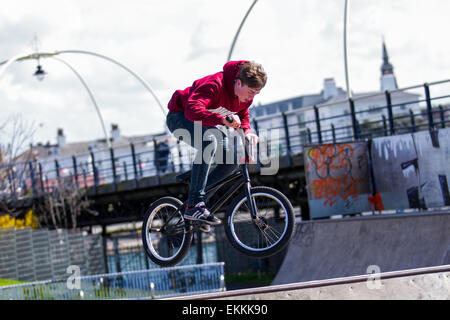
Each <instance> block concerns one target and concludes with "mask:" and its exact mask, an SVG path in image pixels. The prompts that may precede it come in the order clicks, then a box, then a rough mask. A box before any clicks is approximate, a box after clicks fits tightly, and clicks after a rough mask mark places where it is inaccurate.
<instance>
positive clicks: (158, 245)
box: [142, 197, 192, 267]
mask: <svg viewBox="0 0 450 320" xmlns="http://www.w3.org/2000/svg"><path fill="white" fill-rule="evenodd" d="M181 206H182V202H181V201H180V200H178V199H176V198H172V197H163V198H161V199H158V200H156V201H155V202H153V203H152V204H151V205H150V207H149V208H148V210H147V213H146V214H145V217H144V220H143V221H142V243H143V246H144V248H145V251H146V253H147V254H148V256H149V257H150V259H151V260H152V261H153V262H155V263H156V264H158V265H160V266H162V267H170V266H173V265H175V264H177V263H178V262H180V261H181V260H182V259H183V258H184V257H185V256H186V254H187V252H188V250H189V247H190V245H191V242H192V232H188V231H187V230H188V229H187V228H188V227H189V226H187V223H186V221H185V220H184V217H183V212H181V210H178V208H180V207H181Z"/></svg>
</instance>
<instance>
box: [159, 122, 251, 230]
mask: <svg viewBox="0 0 450 320" xmlns="http://www.w3.org/2000/svg"><path fill="white" fill-rule="evenodd" d="M239 133H240V136H241V139H242V143H243V146H244V153H245V157H244V163H242V164H241V165H240V171H237V172H235V173H233V174H232V175H230V176H228V177H227V178H225V179H224V180H222V181H219V182H218V183H216V184H214V185H211V186H207V187H206V190H205V193H206V199H210V198H211V197H212V196H213V195H214V194H215V193H216V192H217V190H219V189H220V188H221V187H223V186H225V185H226V184H229V183H231V182H233V181H234V182H235V183H234V184H233V185H232V186H231V188H229V189H228V190H229V191H227V192H226V193H225V194H224V195H223V196H221V197H220V198H219V200H217V201H216V202H214V204H212V207H211V208H210V212H211V213H213V214H214V213H216V212H217V211H218V210H219V209H220V208H222V206H223V205H224V204H225V203H226V202H227V201H228V200H229V199H230V198H231V197H232V196H233V195H235V194H236V193H238V192H239V190H240V189H241V187H244V190H245V194H246V196H247V201H248V203H249V208H250V215H251V217H252V219H253V220H254V221H256V222H259V219H258V214H257V212H256V205H255V203H254V202H253V198H252V197H251V187H252V186H251V181H250V174H249V172H248V166H247V163H248V160H249V150H248V146H247V143H246V139H245V136H244V131H243V130H242V129H241V128H240V129H239ZM186 203H187V202H184V203H183V204H182V205H181V206H180V207H179V208H178V209H177V210H176V211H175V212H174V213H173V215H172V216H171V217H170V218H169V219H168V221H170V220H171V219H172V218H173V216H175V215H176V214H177V213H179V212H180V211H181V210H182V209H183V208H185V206H186ZM168 221H167V222H168ZM167 222H166V223H167Z"/></svg>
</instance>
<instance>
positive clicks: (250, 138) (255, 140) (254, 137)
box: [245, 132, 259, 146]
mask: <svg viewBox="0 0 450 320" xmlns="http://www.w3.org/2000/svg"><path fill="white" fill-rule="evenodd" d="M245 138H246V139H247V140H248V142H249V143H250V144H251V145H254V146H256V145H257V144H258V142H259V137H258V136H257V135H256V134H254V133H251V132H249V133H247V134H246V135H245Z"/></svg>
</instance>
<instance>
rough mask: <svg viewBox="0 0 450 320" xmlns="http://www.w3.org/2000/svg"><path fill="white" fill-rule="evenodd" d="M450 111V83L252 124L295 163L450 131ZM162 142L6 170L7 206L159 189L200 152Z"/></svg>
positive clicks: (3, 170) (314, 108)
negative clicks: (353, 146) (378, 141)
mask: <svg viewBox="0 0 450 320" xmlns="http://www.w3.org/2000/svg"><path fill="white" fill-rule="evenodd" d="M374 99H375V100H376V101H375V100H374ZM374 101H375V102H374ZM380 101H383V103H381V104H380ZM449 105H450V80H443V81H436V82H432V83H425V84H423V85H418V86H411V87H407V88H402V89H398V90H393V91H386V92H379V93H372V94H365V95H354V96H353V98H350V99H343V100H338V101H333V102H332V103H325V104H320V105H313V106H309V107H304V108H300V109H296V110H290V111H286V112H280V113H276V114H273V115H268V116H262V117H255V118H253V119H252V120H251V122H252V126H253V129H254V130H255V131H256V133H258V134H259V135H260V136H263V138H264V139H266V143H267V145H268V146H269V148H268V150H269V151H270V152H271V154H270V157H276V156H287V158H288V160H289V159H290V157H291V156H292V155H295V154H300V153H301V152H302V151H303V148H304V146H306V145H310V144H323V143H336V142H344V141H355V140H361V139H370V138H374V137H377V136H387V135H395V134H402V133H408V132H416V131H421V130H436V129H438V128H445V127H446V126H447V127H448V125H449V124H450V108H449ZM273 130H277V131H278V133H279V134H278V135H276V137H277V140H274V139H272V138H271V132H273ZM159 140H161V139H159ZM162 140H165V142H166V144H164V143H163V144H161V143H160V142H161V141H157V140H156V139H153V138H152V139H150V140H143V141H140V142H135V143H130V144H127V145H119V146H114V147H112V148H110V149H97V150H95V149H93V150H92V151H91V152H89V153H84V154H76V155H73V156H70V157H57V156H55V157H53V158H51V159H50V160H49V159H47V160H43V161H29V162H28V163H23V162H21V163H19V162H16V163H6V164H2V165H1V166H0V173H1V175H2V177H3V179H1V180H0V181H1V183H2V184H3V186H0V199H2V198H11V197H12V198H17V197H20V196H24V195H29V196H39V195H41V194H43V193H48V192H52V191H54V190H56V189H57V187H58V186H60V185H61V184H63V183H68V184H70V186H76V187H79V188H90V187H93V188H97V187H99V186H101V185H105V184H112V185H113V187H114V189H115V190H117V186H118V183H120V182H122V181H131V182H133V183H134V184H135V186H136V187H138V186H139V182H140V180H141V179H142V178H146V177H154V178H155V179H156V181H157V183H159V179H160V176H161V175H164V174H167V173H171V172H183V171H186V170H188V169H189V168H190V167H191V164H192V161H193V156H194V152H195V151H194V150H193V148H191V147H189V146H187V145H186V144H184V143H180V142H178V141H176V140H175V139H174V138H173V137H162ZM259 156H260V155H259ZM259 163H260V161H258V164H259ZM1 192H3V194H1Z"/></svg>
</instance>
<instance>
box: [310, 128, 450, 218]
mask: <svg viewBox="0 0 450 320" xmlns="http://www.w3.org/2000/svg"><path fill="white" fill-rule="evenodd" d="M369 148H370V150H369ZM304 160H305V171H306V182H307V190H308V201H309V206H310V213H311V218H319V217H328V216H332V215H341V214H351V213H359V212H363V211H373V210H392V209H394V210H395V209H408V208H424V209H425V208H433V207H443V206H450V190H449V185H450V129H440V130H436V131H432V132H429V131H423V132H417V133H413V134H404V135H398V136H389V137H380V138H376V139H373V140H372V141H370V143H369V142H354V143H347V144H326V145H320V146H311V147H307V148H305V153H304Z"/></svg>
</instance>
